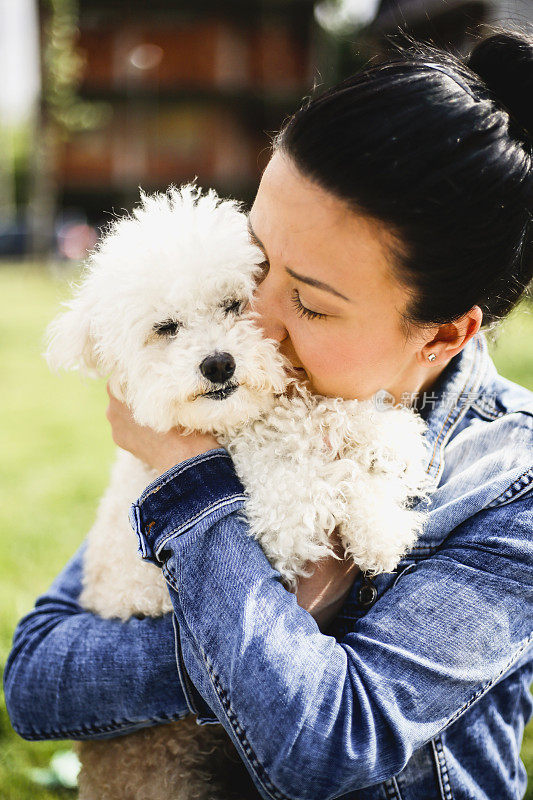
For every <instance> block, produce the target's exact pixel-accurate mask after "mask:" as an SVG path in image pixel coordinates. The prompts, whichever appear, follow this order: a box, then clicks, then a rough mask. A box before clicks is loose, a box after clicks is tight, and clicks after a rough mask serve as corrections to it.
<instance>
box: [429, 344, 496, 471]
mask: <svg viewBox="0 0 533 800" xmlns="http://www.w3.org/2000/svg"><path fill="white" fill-rule="evenodd" d="M496 374H497V372H496V368H495V366H494V363H493V361H492V359H491V357H490V355H489V350H488V346H487V340H486V338H485V334H484V333H483V332H482V331H480V332H478V333H477V334H476V335H475V336H473V337H472V339H471V340H470V341H469V342H468V344H467V345H466V346H465V347H464V348H463V349H462V350H461V352H460V353H459V354H458V355H456V356H455V357H454V358H452V360H451V361H450V362H449V364H447V366H446V368H445V369H444V371H443V372H442V373H441V374H440V375H439V377H438V378H437V381H436V382H435V384H434V385H433V387H432V389H431V391H429V392H426V393H425V395H424V397H423V404H422V407H421V408H420V415H421V416H422V417H423V419H425V421H426V423H427V426H428V427H427V430H426V433H425V438H426V442H427V447H428V464H427V469H426V471H427V473H428V475H429V476H430V477H431V478H433V479H434V481H435V485H437V483H438V479H439V477H440V474H441V472H442V469H443V467H444V459H443V450H444V447H445V446H446V443H447V442H448V441H449V439H450V437H451V435H452V433H453V431H454V429H455V428H456V427H457V425H458V424H459V422H460V421H461V420H462V419H463V417H464V416H465V414H466V413H467V412H468V410H469V409H470V407H471V406H472V404H473V403H474V402H477V401H481V402H482V401H483V395H484V394H485V392H486V390H487V388H488V387H489V386H490V383H491V381H492V380H493V378H494V376H495V375H496Z"/></svg>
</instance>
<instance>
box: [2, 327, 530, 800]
mask: <svg viewBox="0 0 533 800" xmlns="http://www.w3.org/2000/svg"><path fill="white" fill-rule="evenodd" d="M421 413H422V414H423V415H424V416H425V417H426V419H427V422H428V430H427V434H426V439H427V446H428V473H429V474H430V475H431V476H432V478H433V480H434V485H435V490H434V492H433V494H432V496H431V504H430V506H429V511H430V516H429V520H428V523H427V525H426V527H425V530H424V532H423V534H422V536H421V537H420V539H419V540H418V542H417V544H416V545H415V547H414V548H413V549H412V551H411V552H409V553H408V555H407V556H406V557H405V558H404V559H403V560H402V562H401V563H400V565H399V566H398V568H397V570H396V571H395V572H394V573H390V574H386V575H380V576H378V577H377V578H375V579H374V581H373V584H374V586H372V585H371V584H369V583H368V582H366V581H365V579H364V576H361V575H360V576H358V578H357V579H356V581H355V583H354V586H353V589H352V591H351V593H350V596H349V598H348V601H347V602H346V603H345V605H344V607H343V609H342V611H341V613H340V615H339V616H338V618H337V619H336V620H335V622H334V624H333V625H332V626H331V629H330V630H329V631H328V634H327V635H326V634H324V633H321V632H320V630H319V629H318V627H317V625H316V623H315V622H314V620H313V619H312V617H311V616H310V615H309V614H308V613H307V612H306V611H304V610H302V609H301V608H300V607H299V606H298V605H297V603H296V600H295V597H294V596H293V595H291V594H290V593H288V592H287V591H286V590H285V589H284V588H283V586H282V585H281V583H280V580H279V575H278V573H277V572H276V571H275V570H274V569H273V568H272V567H271V566H270V564H269V562H268V561H267V559H266V558H265V556H264V554H263V552H262V550H261V548H260V546H259V544H258V543H257V542H255V541H254V540H252V539H251V538H250V537H249V536H248V535H247V529H246V523H245V522H244V521H243V519H242V518H241V516H240V515H239V514H238V513H237V512H238V511H239V509H241V507H242V505H243V501H244V495H243V487H242V485H241V484H240V482H239V480H238V478H237V476H236V474H235V471H234V469H233V464H232V462H231V459H230V458H229V456H228V454H227V453H226V451H225V450H223V449H221V448H220V449H215V450H211V451H209V452H208V453H205V454H203V455H201V456H197V457H196V458H193V459H190V460H188V461H185V462H183V463H182V464H179V465H177V466H176V467H174V468H173V469H171V470H169V471H168V472H167V473H165V474H164V475H162V476H161V477H160V478H159V479H158V480H156V481H155V482H154V483H153V484H151V485H150V486H149V487H147V489H146V490H145V492H144V493H143V494H142V496H141V497H140V499H139V500H138V502H137V503H135V504H134V506H133V507H132V509H131V515H130V517H131V520H132V523H133V526H134V528H135V530H136V533H137V536H138V539H139V550H140V553H141V555H142V557H144V558H145V559H147V560H149V561H151V562H152V563H154V564H157V565H158V566H160V567H161V568H162V570H163V573H164V575H165V578H166V580H167V582H168V585H169V592H170V595H171V599H172V603H173V606H174V614H173V615H167V617H163V618H161V619H158V620H151V619H142V620H141V619H132V620H130V621H129V622H127V623H120V622H118V621H113V620H111V621H109V620H101V619H99V618H98V617H95V616H94V615H92V614H90V613H89V612H86V611H84V610H83V609H81V608H80V606H79V605H78V602H77V598H78V595H79V592H80V575H81V568H82V557H83V548H82V549H81V550H80V551H79V552H78V554H77V555H76V556H75V557H74V559H73V560H72V561H71V563H70V564H69V565H68V566H67V568H66V569H65V570H64V571H63V573H62V574H61V575H60V576H59V578H58V579H57V580H56V581H55V582H54V584H53V585H52V587H51V589H50V590H49V592H48V593H47V594H46V595H44V596H43V597H41V598H40V599H39V600H38V601H37V604H36V607H35V609H34V610H33V611H32V612H31V613H30V614H28V615H27V616H26V617H25V618H24V619H23V620H21V622H20V623H19V626H18V628H17V631H16V632H15V638H14V644H13V650H12V652H11V654H10V656H9V660H8V663H7V665H6V670H5V677H4V682H5V690H6V702H7V706H8V711H9V714H10V717H11V720H12V723H13V725H14V727H15V729H16V730H17V731H18V732H19V733H20V735H21V736H24V737H25V738H28V739H43V738H67V737H70V738H78V739H81V738H97V737H103V736H109V735H119V734H121V733H127V732H130V731H132V730H136V729H138V728H140V727H142V726H145V725H151V724H156V723H160V722H164V721H166V720H170V719H179V718H180V717H182V716H184V715H185V714H187V713H189V712H193V713H195V714H197V715H198V720H199V722H200V723H201V724H209V723H217V722H221V723H222V725H223V726H224V727H225V729H226V731H227V732H228V734H229V736H230V737H231V739H232V740H233V742H234V744H235V746H236V748H237V750H238V752H239V753H240V756H241V757H242V759H243V760H244V762H245V764H246V766H247V768H248V770H249V771H250V774H251V776H252V778H253V780H254V782H255V785H256V787H257V789H258V793H259V795H260V796H261V797H263V798H276V800H281V799H282V798H300V799H301V800H307V799H309V800H321V799H322V798H323V799H324V800H326V798H337V797H342V798H352V799H353V800H437V798H438V799H439V800H442V799H443V798H445V800H467V798H468V800H482V798H483V800H489V799H490V800H506V798H509V800H510V798H513V800H515V799H516V798H518V797H521V796H522V795H523V793H524V791H525V786H526V780H527V778H526V774H525V769H524V767H523V765H522V763H521V761H520V758H519V751H520V745H521V740H522V734H523V729H524V725H525V724H526V723H527V721H528V720H529V718H530V716H531V714H532V710H533V702H532V699H531V695H530V693H529V686H530V683H531V680H532V677H533V657H532V656H533V653H532V630H533V624H532V621H533V615H532V607H533V604H532V584H533V537H532V532H533V492H532V491H531V490H532V488H533V457H532V454H533V394H532V393H531V392H529V391H527V390H526V389H524V388H523V387H521V386H518V385H517V384H514V383H512V382H510V381H508V380H506V379H504V378H502V377H501V376H499V375H498V373H497V372H496V369H495V367H494V364H493V362H492V360H491V359H490V357H489V354H488V352H487V346H486V342H485V338H484V336H483V335H482V334H478V335H477V336H476V337H474V338H473V339H472V340H471V342H469V344H468V345H467V346H466V347H465V348H464V349H463V351H462V352H461V353H460V354H459V355H458V356H456V357H455V358H454V359H452V361H451V362H450V364H449V365H448V367H447V368H446V370H445V371H444V372H443V373H442V375H441V376H440V378H439V381H438V384H437V385H436V386H435V387H434V392H433V394H432V395H431V396H430V397H429V398H428V397H426V407H425V408H422V409H421ZM132 535H133V534H132ZM374 587H375V588H374Z"/></svg>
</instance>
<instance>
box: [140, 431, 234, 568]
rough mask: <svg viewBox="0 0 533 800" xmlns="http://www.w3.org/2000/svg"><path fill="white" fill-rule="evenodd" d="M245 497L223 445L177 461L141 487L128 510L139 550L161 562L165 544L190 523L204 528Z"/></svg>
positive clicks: (156, 561) (192, 525)
mask: <svg viewBox="0 0 533 800" xmlns="http://www.w3.org/2000/svg"><path fill="white" fill-rule="evenodd" d="M244 501H245V494H244V487H243V485H242V483H241V482H240V480H239V478H238V477H237V475H236V473H235V469H234V466H233V461H232V460H231V458H230V456H229V454H228V453H227V451H226V450H224V448H222V447H220V448H217V449H214V450H208V452H207V453H202V454H201V455H198V456H194V457H193V458H189V459H187V461H183V462H182V463H181V464H176V466H175V467H172V469H169V470H168V471H167V472H165V473H163V475H160V476H159V478H157V479H156V480H155V481H153V483H151V484H150V485H149V486H147V487H146V489H145V490H144V492H143V493H142V495H141V496H140V498H139V500H138V501H137V502H136V503H133V505H132V506H131V508H130V512H129V519H130V523H131V526H132V528H133V530H134V531H135V533H136V534H137V538H138V541H139V548H138V551H139V554H140V555H141V556H142V558H143V559H145V560H146V561H150V562H152V563H153V564H156V565H158V566H160V565H161V564H162V563H164V557H163V556H162V554H163V552H164V550H165V545H166V543H167V542H168V541H169V540H170V539H171V538H177V537H179V536H181V535H182V534H183V533H185V532H186V531H188V530H190V528H192V527H194V526H198V525H200V524H201V523H204V524H205V526H206V527H208V526H209V523H210V522H212V520H213V516H214V517H215V518H216V519H219V518H220V516H221V512H223V513H224V514H229V513H231V512H232V511H235V510H237V509H238V508H241V507H242V506H243V504H244Z"/></svg>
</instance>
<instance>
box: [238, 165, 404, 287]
mask: <svg viewBox="0 0 533 800" xmlns="http://www.w3.org/2000/svg"><path fill="white" fill-rule="evenodd" d="M250 223H251V226H252V228H253V231H254V232H255V234H256V235H257V237H258V238H259V239H260V241H261V242H263V244H264V246H265V249H266V250H267V255H268V256H269V258H271V259H273V258H278V259H281V260H283V262H284V263H286V264H287V265H288V266H291V267H293V268H294V269H301V268H303V267H304V266H305V267H306V268H307V271H308V272H309V271H310V270H311V269H319V270H323V269H327V272H328V277H329V278H330V279H331V280H330V282H333V280H334V279H335V277H336V278H337V281H341V282H345V283H346V282H348V283H352V282H353V281H354V280H355V281H357V280H360V279H361V277H362V276H363V275H365V274H366V273H368V276H367V277H369V278H370V276H371V277H372V279H373V281H376V280H377V279H379V278H381V280H382V281H386V282H387V281H388V280H390V265H389V258H390V254H389V252H388V250H387V247H386V244H385V241H384V240H385V237H386V228H385V226H384V225H383V224H381V223H379V222H377V221H376V220H373V219H371V218H369V217H365V216H363V215H360V214H357V213H355V212H354V211H353V210H352V209H351V208H350V207H349V206H348V204H347V203H345V202H344V201H343V200H342V199H340V198H337V197H335V196H334V195H333V194H331V193H330V192H328V191H326V190H325V189H323V188H322V187H321V186H319V185H318V184H316V183H314V182H313V181H311V180H310V179H308V178H307V177H305V176H304V175H302V174H301V173H300V172H299V171H298V169H297V168H296V167H295V165H294V164H293V163H292V162H291V161H290V159H288V158H287V157H286V156H284V155H282V154H280V153H279V152H278V153H275V154H274V156H273V157H272V159H271V160H270V162H269V164H268V165H267V167H266V169H265V172H264V173H263V177H262V179H261V183H260V185H259V189H258V192H257V196H256V199H255V201H254V204H253V206H252V209H251V212H250ZM314 277H319V276H318V275H316V276H314Z"/></svg>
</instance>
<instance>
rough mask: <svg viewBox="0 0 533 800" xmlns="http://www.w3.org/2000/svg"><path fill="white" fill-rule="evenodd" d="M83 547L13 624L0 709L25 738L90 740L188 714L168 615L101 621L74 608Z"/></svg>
mask: <svg viewBox="0 0 533 800" xmlns="http://www.w3.org/2000/svg"><path fill="white" fill-rule="evenodd" d="M84 549H85V548H84V545H82V547H81V548H80V549H79V550H78V552H77V553H76V555H75V556H74V557H73V558H72V559H71V561H70V562H69V563H68V564H67V566H66V567H65V569H64V570H63V571H62V572H61V574H60V575H59V576H58V577H57V578H56V580H55V581H54V583H53V584H52V586H51V587H50V589H49V590H48V591H47V592H46V593H45V594H44V595H42V597H40V598H39V599H38V600H37V602H36V604H35V608H34V609H33V611H31V612H30V613H29V614H27V616H25V617H24V618H23V619H22V620H21V621H20V622H19V624H18V626H17V629H16V631H15V636H14V640H13V648H12V650H11V653H10V654H9V658H8V660H7V664H6V667H5V671H4V690H5V697H6V705H7V710H8V713H9V716H10V719H11V722H12V725H13V727H14V729H15V730H16V731H17V733H18V734H19V735H20V736H22V737H24V738H25V739H94V738H104V737H107V736H117V735H120V734H122V733H131V732H132V731H134V730H137V729H139V728H142V727H145V726H148V725H155V724H157V723H159V722H165V721H168V720H174V719H180V718H181V717H184V716H185V715H186V714H188V713H189V711H190V709H189V707H188V705H187V703H186V700H185V696H184V693H183V690H182V687H181V681H180V676H179V674H178V670H177V666H176V653H175V637H174V621H173V615H172V614H167V615H166V616H164V617H161V618H159V619H150V618H146V619H131V620H128V621H127V622H125V623H123V622H120V621H119V620H108V619H102V618H101V617H98V616H96V615H95V614H92V613H90V612H88V611H86V610H85V609H83V608H82V607H81V606H80V605H79V603H78V597H79V595H80V591H81V576H82V569H83V552H84Z"/></svg>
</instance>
